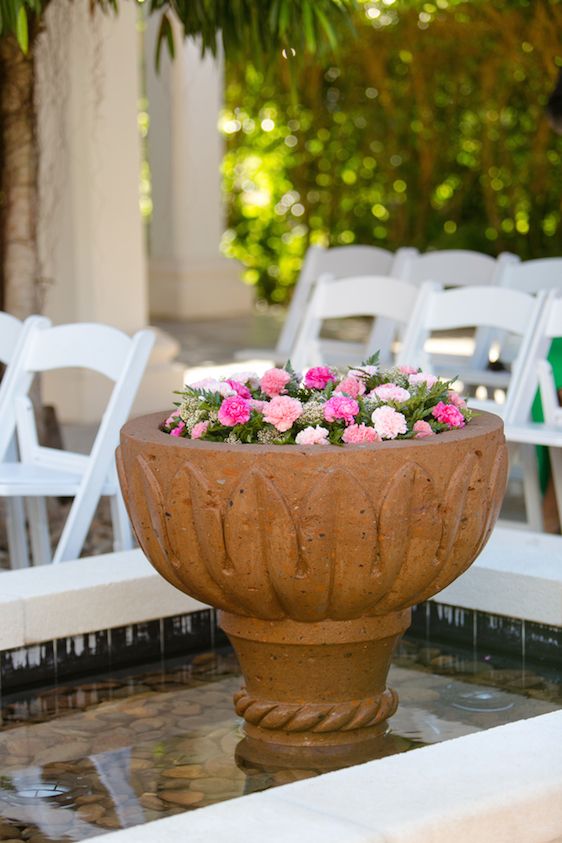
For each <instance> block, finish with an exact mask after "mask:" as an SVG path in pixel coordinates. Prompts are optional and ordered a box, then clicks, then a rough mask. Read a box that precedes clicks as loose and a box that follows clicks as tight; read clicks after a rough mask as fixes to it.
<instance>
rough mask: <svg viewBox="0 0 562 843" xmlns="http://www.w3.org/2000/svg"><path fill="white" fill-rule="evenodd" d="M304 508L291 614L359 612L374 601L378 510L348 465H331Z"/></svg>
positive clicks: (311, 616)
mask: <svg viewBox="0 0 562 843" xmlns="http://www.w3.org/2000/svg"><path fill="white" fill-rule="evenodd" d="M300 513H301V515H300V523H299V543H300V563H299V567H298V569H297V570H296V577H295V580H294V582H293V584H292V587H293V589H294V592H293V595H294V596H293V599H294V602H295V605H296V606H297V607H298V609H297V612H296V614H294V615H293V617H296V618H297V619H298V620H302V621H319V620H323V619H325V618H328V617H331V618H333V619H336V620H337V619H341V618H349V617H358V616H359V615H361V614H362V613H363V611H364V607H365V605H368V604H369V602H372V600H373V597H372V594H373V591H374V585H375V583H376V582H377V580H378V578H379V574H378V571H375V560H376V538H377V533H376V516H375V513H374V510H373V507H372V504H371V502H370V500H369V498H368V496H367V494H366V492H365V490H364V489H363V487H362V486H361V485H360V484H359V483H358V481H357V480H356V479H355V478H354V477H353V475H352V474H351V473H350V472H349V471H348V470H346V469H330V470H328V471H327V472H326V473H325V474H324V476H323V477H322V478H321V479H320V480H319V482H318V483H316V484H315V485H314V486H313V487H312V489H311V490H310V492H309V494H308V496H307V497H305V498H304V500H303V501H302V503H301V506H300ZM356 564H358V565H359V566H361V567H360V569H356V568H355V565H356ZM352 570H353V575H352V576H350V572H351V571H352ZM334 597H335V599H333V598H334Z"/></svg>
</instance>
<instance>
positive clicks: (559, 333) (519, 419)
mask: <svg viewBox="0 0 562 843" xmlns="http://www.w3.org/2000/svg"><path fill="white" fill-rule="evenodd" d="M537 298H538V299H542V300H543V306H542V310H541V313H540V316H539V319H538V320H537V321H536V324H535V330H534V332H533V335H532V337H531V340H530V343H529V346H528V348H527V350H526V360H525V366H524V368H523V369H522V370H521V372H520V375H519V378H518V382H517V384H514V389H513V390H512V393H513V396H512V401H511V403H510V407H509V414H506V416H505V420H506V422H510V423H512V424H524V423H525V422H527V421H529V419H530V416H531V407H532V404H533V400H534V397H535V393H536V390H537V387H538V386H539V380H540V371H541V367H542V369H543V381H544V382H545V384H546V381H547V378H545V377H544V375H545V365H544V364H545V363H546V361H547V356H548V352H549V349H550V344H551V342H552V340H553V339H556V338H557V337H562V298H560V297H558V296H557V290H555V289H554V290H550V291H548V292H544V291H543V292H539V293H538V294H537ZM545 391H546V389H545ZM542 392H543V390H542V384H541V393H542ZM552 392H553V393H554V396H555V394H556V389H555V387H554V382H552ZM551 401H552V403H553V406H554V404H557V403H558V402H557V398H556V397H552V398H551Z"/></svg>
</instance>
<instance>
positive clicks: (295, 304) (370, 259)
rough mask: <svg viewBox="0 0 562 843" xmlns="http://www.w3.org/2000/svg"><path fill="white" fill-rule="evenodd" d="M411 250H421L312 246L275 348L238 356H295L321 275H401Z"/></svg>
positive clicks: (281, 357) (333, 349)
mask: <svg viewBox="0 0 562 843" xmlns="http://www.w3.org/2000/svg"><path fill="white" fill-rule="evenodd" d="M410 254H417V250H416V249H409V248H404V249H398V251H397V252H396V253H395V254H393V253H392V252H389V251H387V250H386V249H381V248H380V247H379V246H336V247H334V248H330V249H326V248H324V247H323V246H310V247H309V248H308V250H307V252H306V255H305V258H304V262H303V265H302V269H301V272H300V275H299V278H298V281H297V283H296V285H295V289H294V291H293V295H292V298H291V304H290V305H289V309H288V311H287V314H286V316H285V320H284V322H283V328H282V330H281V333H280V335H279V339H278V341H277V345H276V346H275V348H274V349H271V348H270V349H255V348H254V349H251V348H250V349H243V350H242V351H239V352H237V354H236V358H237V359H239V360H248V359H250V358H255V357H261V356H267V357H271V358H273V359H274V360H276V361H279V362H284V361H285V360H287V359H288V358H291V360H292V357H293V348H294V344H295V342H296V339H297V336H298V332H299V327H300V325H301V323H302V320H303V317H304V313H305V310H306V307H307V304H308V302H309V301H310V297H311V294H312V290H313V288H314V285H315V284H316V282H317V281H318V279H319V278H320V277H321V276H330V277H331V278H332V279H339V278H351V277H356V276H360V275H392V276H396V277H399V273H401V271H402V265H403V262H404V261H405V260H406V259H407V257H408V256H409V255H410ZM327 345H330V343H327ZM338 350H339V351H340V352H342V348H341V347H340V348H339V349H338V346H337V345H334V344H332V351H333V352H334V351H335V352H336V353H337V351H338ZM343 353H344V354H345V353H346V352H345V351H343ZM349 354H350V355H351V357H353V354H354V351H353V350H350V351H349Z"/></svg>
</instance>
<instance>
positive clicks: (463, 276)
mask: <svg viewBox="0 0 562 843" xmlns="http://www.w3.org/2000/svg"><path fill="white" fill-rule="evenodd" d="M518 262H519V258H518V257H516V256H515V255H512V254H509V253H507V252H506V253H503V254H501V255H499V257H497V258H493V257H491V256H490V255H484V254H482V253H481V252H473V251H469V250H466V249H444V250H442V251H436V252H426V253H425V254H423V255H420V254H408V255H406V257H405V259H404V261H403V263H402V265H401V273H400V278H402V279H404V280H405V281H410V282H411V283H413V284H420V285H421V284H423V283H424V282H425V281H436V282H438V283H439V284H441V285H442V286H443V287H484V286H486V287H487V286H496V285H499V284H501V283H502V279H503V277H504V273H505V272H506V271H507V269H508V267H510V266H512V265H513V264H517V263H518ZM466 327H467V328H471V327H473V326H470V325H467V326H466ZM494 339H495V335H494V333H493V332H492V331H490V330H489V329H486V328H477V329H476V331H475V334H474V350H473V351H472V354H471V355H470V356H469V357H468V359H467V358H466V357H465V358H464V359H463V358H462V357H460V356H457V355H441V354H439V355H435V357H434V366H433V368H434V370H435V371H436V372H440V371H441V372H442V371H446V370H447V368H449V367H450V366H451V365H453V364H454V365H455V366H456V367H457V368H459V367H460V368H463V369H465V370H466V371H467V376H469V375H468V373H472V374H474V375H475V377H476V381H474V382H475V383H477V384H483V385H484V386H492V387H493V386H502V385H503V384H504V383H505V376H504V374H503V373H498V372H489V371H487V366H488V358H489V353H490V350H491V347H492V344H493V342H494ZM465 382H466V383H473V381H471V380H468V379H467V378H465Z"/></svg>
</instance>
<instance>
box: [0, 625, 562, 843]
mask: <svg viewBox="0 0 562 843" xmlns="http://www.w3.org/2000/svg"><path fill="white" fill-rule="evenodd" d="M389 683H390V684H391V685H392V686H393V687H394V688H396V689H397V691H398V693H399V695H400V707H399V709H398V712H397V714H396V715H395V716H394V717H393V718H392V720H391V721H390V725H391V734H390V735H389V737H388V739H382V740H383V741H384V746H382V745H381V747H382V749H381V755H383V754H389V753H393V752H404V751H408V750H411V749H415V748H416V747H420V746H425V745H427V744H430V743H436V742H438V741H442V740H448V739H450V738H456V737H460V736H462V735H466V734H469V733H471V732H475V731H479V730H482V729H488V728H491V727H493V726H498V725H501V724H504V723H508V722H511V721H514V720H519V719H521V718H527V717H534V716H536V715H540V714H544V713H547V712H549V711H553V710H555V709H558V708H562V677H561V675H560V671H558V672H556V671H555V670H554V669H553V668H550V669H549V668H540V667H536V666H535V667H533V669H529V668H528V667H527V668H525V667H524V666H522V665H521V662H520V661H510V660H509V659H506V658H505V657H503V658H500V657H496V656H490V655H482V656H477V655H475V654H474V653H468V652H463V651H460V650H454V649H452V648H450V647H441V648H439V647H436V646H428V645H427V644H423V643H420V642H417V641H415V640H411V639H406V640H404V641H403V642H402V643H401V645H400V648H399V650H398V652H397V654H396V656H395V658H394V663H393V667H392V670H391V674H390V679H389ZM239 687H240V674H239V670H238V666H237V663H236V660H235V658H234V656H233V654H232V652H231V651H230V650H229V649H224V650H219V651H213V652H208V653H200V654H198V655H195V656H190V657H186V658H183V659H173V660H170V661H167V662H163V663H162V662H159V663H158V664H156V665H154V664H153V665H150V666H148V667H146V666H145V667H143V668H132V669H130V670H126V671H124V670H121V671H118V672H115V673H111V674H104V675H103V676H96V677H94V678H92V677H89V678H88V679H86V680H83V681H75V682H69V683H66V684H64V685H60V686H56V687H51V688H46V689H45V688H41V689H37V690H34V691H27V692H25V693H23V692H22V693H20V694H17V695H16V694H13V695H11V696H9V697H6V698H4V699H3V701H2V703H3V704H2V709H1V721H0V840H1V841H4V843H6V842H7V841H11V843H16V841H17V843H20V841H29V843H47V841H50V843H55V842H56V841H61V842H62V841H72V840H83V839H87V838H88V837H93V836H95V835H97V834H100V833H103V832H104V831H111V830H114V829H118V828H125V827H128V826H134V825H138V824H141V823H147V822H150V821H151V820H154V819H158V818H160V817H166V816H170V815H172V814H177V813H179V812H181V811H186V810H193V809H195V808H200V807H203V806H206V805H211V804H213V803H215V802H221V801H223V800H226V799H232V798H234V797H238V796H243V795H244V794H248V793H253V792H255V791H260V790H265V789H267V788H270V787H275V786H277V785H281V784H286V783H288V782H292V781H296V780H298V779H304V778H308V777H310V776H315V775H318V774H319V773H320V772H322V771H321V770H318V769H293V768H291V769H283V767H275V768H269V769H263V768H260V769H258V768H257V767H252V766H250V765H249V764H248V763H242V762H240V761H239V762H238V764H237V761H236V758H235V750H236V746H237V744H238V743H239V742H240V741H241V739H242V731H241V721H240V720H239V719H238V718H237V717H236V715H235V714H234V712H233V709H232V694H233V693H234V691H236V690H237V689H238V688H239Z"/></svg>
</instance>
